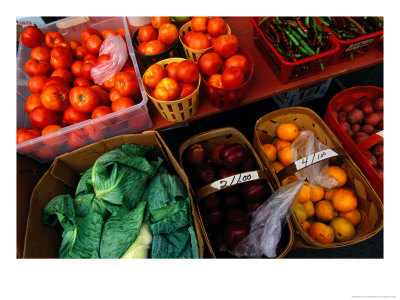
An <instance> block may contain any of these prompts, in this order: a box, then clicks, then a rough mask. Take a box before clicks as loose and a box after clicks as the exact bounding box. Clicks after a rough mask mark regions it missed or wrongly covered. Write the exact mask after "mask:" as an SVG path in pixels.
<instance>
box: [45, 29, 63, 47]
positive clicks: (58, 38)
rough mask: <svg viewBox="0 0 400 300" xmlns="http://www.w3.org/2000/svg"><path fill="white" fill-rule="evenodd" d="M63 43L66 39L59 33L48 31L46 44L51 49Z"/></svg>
mask: <svg viewBox="0 0 400 300" xmlns="http://www.w3.org/2000/svg"><path fill="white" fill-rule="evenodd" d="M62 42H65V40H64V37H63V36H62V35H61V33H59V32H57V31H48V32H46V33H45V34H44V43H45V45H46V46H47V47H49V48H54V47H55V46H56V45H57V44H58V43H62Z"/></svg>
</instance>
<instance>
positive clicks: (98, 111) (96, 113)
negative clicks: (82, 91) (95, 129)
mask: <svg viewBox="0 0 400 300" xmlns="http://www.w3.org/2000/svg"><path fill="white" fill-rule="evenodd" d="M111 113H112V110H111V108H110V107H109V106H104V105H101V106H97V107H96V108H95V109H94V110H93V112H92V119H97V118H100V117H102V116H105V115H108V114H111Z"/></svg>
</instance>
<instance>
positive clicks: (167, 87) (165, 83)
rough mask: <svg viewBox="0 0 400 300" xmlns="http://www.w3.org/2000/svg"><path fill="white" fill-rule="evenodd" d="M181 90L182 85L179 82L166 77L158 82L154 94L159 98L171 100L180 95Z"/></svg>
mask: <svg viewBox="0 0 400 300" xmlns="http://www.w3.org/2000/svg"><path fill="white" fill-rule="evenodd" d="M180 92H181V87H180V86H179V84H178V82H177V81H176V80H174V79H172V78H168V77H166V78H163V79H161V80H160V82H159V83H157V86H156V89H155V91H154V96H155V98H156V99H158V100H164V101H171V100H175V99H176V98H177V97H178V96H179V93H180Z"/></svg>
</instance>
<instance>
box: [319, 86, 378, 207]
mask: <svg viewBox="0 0 400 300" xmlns="http://www.w3.org/2000/svg"><path fill="white" fill-rule="evenodd" d="M383 103H384V100H383V89H382V88H379V87H374V86H358V87H353V88H349V89H346V90H343V91H341V92H340V93H338V94H336V95H335V96H334V97H333V98H332V99H331V100H330V101H329V104H328V108H327V111H326V113H325V122H326V124H327V125H328V126H329V128H330V129H331V130H332V131H333V132H334V133H335V134H336V136H337V137H338V138H339V140H340V141H341V142H342V144H343V147H344V148H345V150H346V151H347V152H348V153H349V155H350V156H351V158H352V159H353V160H354V161H355V162H356V163H357V165H358V166H359V167H360V168H361V169H362V171H363V173H364V175H365V176H366V177H367V179H368V181H369V182H370V183H371V185H372V186H373V188H374V189H375V191H376V193H377V194H378V196H379V197H380V198H381V200H382V201H383V152H384V151H383V149H384V148H383V115H384V114H383Z"/></svg>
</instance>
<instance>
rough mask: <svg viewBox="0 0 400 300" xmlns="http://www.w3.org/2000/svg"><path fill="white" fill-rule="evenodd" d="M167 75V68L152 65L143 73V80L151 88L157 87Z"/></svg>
mask: <svg viewBox="0 0 400 300" xmlns="http://www.w3.org/2000/svg"><path fill="white" fill-rule="evenodd" d="M166 76H167V73H166V69H164V68H163V67H161V66H160V65H157V64H153V65H151V66H150V67H149V68H148V69H147V70H146V72H144V74H143V82H144V84H145V85H147V86H148V87H149V88H152V89H154V88H156V85H157V83H158V82H159V81H160V80H161V79H163V78H164V77H166Z"/></svg>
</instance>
